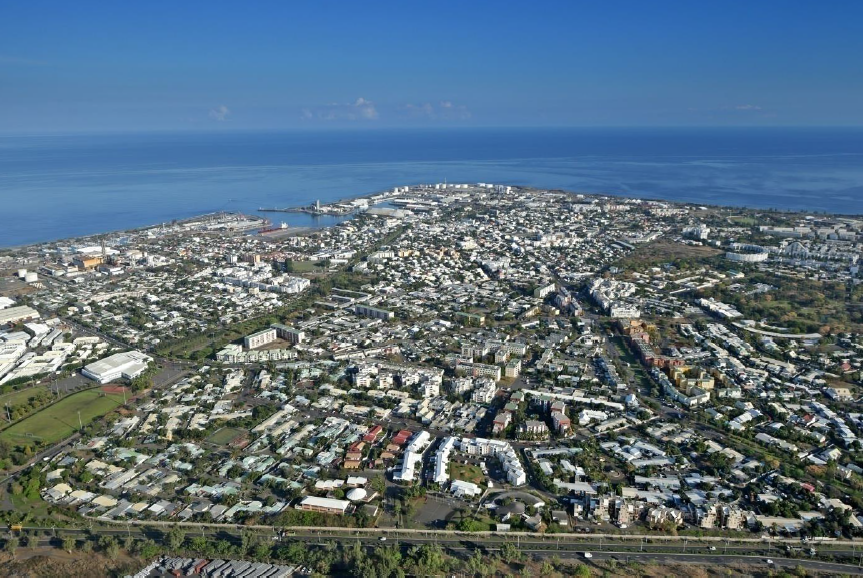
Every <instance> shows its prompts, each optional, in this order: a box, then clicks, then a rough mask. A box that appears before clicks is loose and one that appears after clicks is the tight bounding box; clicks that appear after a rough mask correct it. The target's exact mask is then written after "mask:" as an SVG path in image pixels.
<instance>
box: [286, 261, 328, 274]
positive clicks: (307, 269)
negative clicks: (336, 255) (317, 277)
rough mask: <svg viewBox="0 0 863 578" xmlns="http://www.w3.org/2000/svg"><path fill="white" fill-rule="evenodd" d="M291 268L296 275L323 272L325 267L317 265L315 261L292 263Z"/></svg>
mask: <svg viewBox="0 0 863 578" xmlns="http://www.w3.org/2000/svg"><path fill="white" fill-rule="evenodd" d="M291 267H292V268H293V272H294V273H311V272H313V271H322V270H323V267H318V266H316V265H315V261H291Z"/></svg>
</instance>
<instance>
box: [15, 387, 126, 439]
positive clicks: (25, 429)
mask: <svg viewBox="0 0 863 578" xmlns="http://www.w3.org/2000/svg"><path fill="white" fill-rule="evenodd" d="M122 403H123V394H122V393H119V394H113V393H111V394H105V393H104V392H102V391H101V390H100V389H90V390H87V391H82V392H79V393H74V394H72V395H70V396H69V397H65V398H63V399H61V400H60V401H58V402H57V403H55V404H53V405H49V406H48V407H46V408H45V409H43V410H41V411H39V412H37V413H35V414H33V415H31V416H30V417H28V418H25V419H23V420H21V421H19V422H18V423H16V424H14V425H12V426H10V427H8V428H6V429H4V430H3V431H2V432H0V438H2V439H5V440H8V441H9V442H11V443H13V444H16V445H31V444H33V443H36V442H39V441H41V442H44V443H46V444H52V443H55V442H58V441H60V440H62V439H64V438H66V437H68V436H70V435H71V434H72V433H73V432H74V431H75V430H77V429H78V412H81V422H82V423H83V424H84V425H87V424H88V423H90V422H91V421H93V420H94V419H96V418H98V417H101V416H103V415H105V414H106V413H108V412H109V411H111V410H112V409H114V408H116V407H117V406H119V405H121V404H122Z"/></svg>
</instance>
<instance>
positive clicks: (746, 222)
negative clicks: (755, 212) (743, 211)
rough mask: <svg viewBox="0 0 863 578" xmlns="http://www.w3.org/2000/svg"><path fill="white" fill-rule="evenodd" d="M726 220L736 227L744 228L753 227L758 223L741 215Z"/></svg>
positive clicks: (753, 218)
mask: <svg viewBox="0 0 863 578" xmlns="http://www.w3.org/2000/svg"><path fill="white" fill-rule="evenodd" d="M728 220H729V221H731V222H732V223H734V224H736V225H743V226H745V227H754V226H755V225H756V224H757V223H758V221H757V220H756V219H755V217H747V216H743V215H734V216H731V217H728Z"/></svg>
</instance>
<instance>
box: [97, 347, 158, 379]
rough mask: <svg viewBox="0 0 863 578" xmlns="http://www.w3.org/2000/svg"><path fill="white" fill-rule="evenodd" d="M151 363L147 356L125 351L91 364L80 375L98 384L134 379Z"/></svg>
mask: <svg viewBox="0 0 863 578" xmlns="http://www.w3.org/2000/svg"><path fill="white" fill-rule="evenodd" d="M151 361H153V358H152V357H150V356H149V355H144V354H143V353H141V352H139V351H126V352H125V353H115V354H114V355H111V356H110V357H106V358H105V359H100V360H99V361H96V362H94V363H91V364H89V365H87V366H85V367H84V369H82V370H81V373H82V374H83V375H84V376H85V377H89V378H90V379H92V380H94V381H97V382H99V383H108V382H110V381H114V380H115V379H119V378H121V377H122V378H125V379H134V378H136V377H138V376H139V375H141V374H142V373H144V371H146V370H147V364H149V363H150V362H151Z"/></svg>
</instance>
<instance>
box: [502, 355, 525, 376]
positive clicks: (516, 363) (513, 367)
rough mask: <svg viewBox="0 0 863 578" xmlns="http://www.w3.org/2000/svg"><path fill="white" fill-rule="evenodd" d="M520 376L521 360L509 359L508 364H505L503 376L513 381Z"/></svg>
mask: <svg viewBox="0 0 863 578" xmlns="http://www.w3.org/2000/svg"><path fill="white" fill-rule="evenodd" d="M519 374H521V360H520V359H511V360H510V361H509V363H507V364H506V368H505V369H504V375H506V377H509V378H512V379H515V378H516V377H518V376H519Z"/></svg>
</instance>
